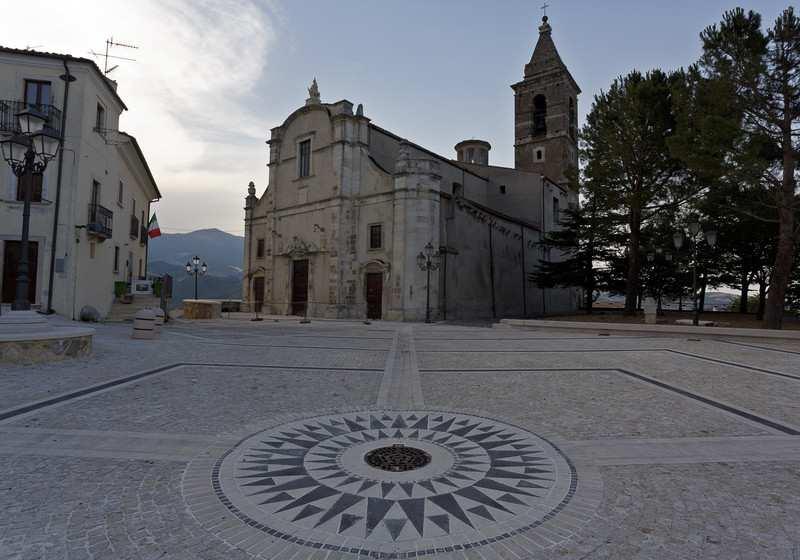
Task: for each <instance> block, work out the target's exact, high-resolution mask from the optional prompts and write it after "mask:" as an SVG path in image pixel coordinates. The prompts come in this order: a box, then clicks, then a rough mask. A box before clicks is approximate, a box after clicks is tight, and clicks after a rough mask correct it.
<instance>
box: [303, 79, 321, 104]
mask: <svg viewBox="0 0 800 560" xmlns="http://www.w3.org/2000/svg"><path fill="white" fill-rule="evenodd" d="M321 102H322V101H321V98H320V96H319V86H318V85H317V79H316V78H314V81H312V82H311V87H309V88H308V99H306V105H319V104H320V103H321Z"/></svg>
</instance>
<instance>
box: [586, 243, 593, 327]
mask: <svg viewBox="0 0 800 560" xmlns="http://www.w3.org/2000/svg"><path fill="white" fill-rule="evenodd" d="M590 247H591V246H590ZM593 254H594V251H592V250H591V249H590V250H589V251H588V255H589V257H588V258H587V259H586V260H587V261H588V262H586V263H584V271H585V276H584V278H585V279H586V285H585V286H584V288H585V290H586V314H587V315H591V314H592V304H593V303H594V301H593V296H594V284H595V282H594V267H593V265H592V257H591V255H593Z"/></svg>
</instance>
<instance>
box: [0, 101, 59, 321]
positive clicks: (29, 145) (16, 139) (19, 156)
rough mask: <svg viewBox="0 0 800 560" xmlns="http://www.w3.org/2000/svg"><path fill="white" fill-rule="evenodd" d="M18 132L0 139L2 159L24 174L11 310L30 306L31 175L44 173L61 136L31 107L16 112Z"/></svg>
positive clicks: (16, 174)
mask: <svg viewBox="0 0 800 560" xmlns="http://www.w3.org/2000/svg"><path fill="white" fill-rule="evenodd" d="M16 116H17V120H18V121H19V128H20V133H19V134H16V135H11V136H8V137H6V138H4V139H3V140H2V141H1V142H0V150H2V153H3V159H4V160H6V163H8V165H9V166H10V167H11V170H12V171H13V172H14V175H15V176H16V177H17V179H18V180H19V179H21V178H22V177H25V178H26V179H27V180H26V181H24V183H23V185H24V190H23V206H22V235H21V238H20V255H19V263H18V265H17V283H16V292H15V297H14V302H13V303H12V304H11V309H13V310H14V311H27V310H29V309H30V308H31V302H30V301H29V300H28V284H29V270H30V263H29V259H28V257H29V255H28V236H29V230H30V221H31V197H32V193H31V190H32V189H33V176H34V175H35V174H40V173H44V170H45V168H46V167H47V164H48V163H49V162H50V160H51V159H53V158H54V157H56V154H57V153H58V148H59V145H60V138H58V137H57V136H55V135H53V134H52V133H51V132H49V131H48V130H46V129H45V125H46V124H47V117H46V116H44V115H42V114H41V113H39V112H37V111H34V110H32V109H31V108H30V107H29V108H27V109H26V110H24V111H22V112H21V113H17V115H16Z"/></svg>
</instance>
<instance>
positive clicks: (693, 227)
mask: <svg viewBox="0 0 800 560" xmlns="http://www.w3.org/2000/svg"><path fill="white" fill-rule="evenodd" d="M688 229H689V235H688V236H687V235H686V234H685V233H684V232H683V231H682V230H678V231H676V232H675V234H674V235H673V236H672V242H673V243H674V244H675V249H677V250H678V251H680V249H681V247H682V246H683V242H684V240H685V239H686V238H688V239H689V241H690V242H691V245H692V247H691V249H692V301H693V305H694V316H693V318H692V324H693V325H694V326H697V325H699V324H700V306H699V304H698V301H697V300H698V297H697V296H698V293H697V251H698V248H699V245H700V243H701V242H702V241H703V238H705V241H706V243H707V244H708V246H709V247H711V248H713V247H714V246H715V245H716V244H717V232H716V230H714V229H711V228H707V229H706V230H705V232H704V233H703V235H702V236H701V235H700V232H701V231H702V229H703V228H702V226H701V225H700V221H699V220H698V219H697V217H696V216H692V217H690V219H689V225H688Z"/></svg>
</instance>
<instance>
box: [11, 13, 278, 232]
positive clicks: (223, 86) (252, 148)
mask: <svg viewBox="0 0 800 560" xmlns="http://www.w3.org/2000/svg"><path fill="white" fill-rule="evenodd" d="M31 14H36V15H37V16H36V18H37V19H36V25H35V26H34V27H33V28H31V27H29V26H20V25H16V23H15V22H19V21H21V20H24V19H27V18H29V17H30V15H31ZM274 21H275V20H274V16H273V11H272V9H271V6H270V4H268V3H267V2H265V1H264V0H261V1H258V0H136V1H132V0H77V1H76V0H72V1H70V2H53V1H45V0H29V1H27V2H12V3H9V5H8V6H5V7H4V8H3V18H2V21H0V37H2V40H0V41H2V43H3V44H5V45H8V46H13V47H20V48H24V47H27V46H31V47H36V48H37V49H38V50H47V51H53V52H67V53H70V54H72V55H75V56H84V57H89V58H92V55H91V54H90V53H89V51H91V50H94V51H95V52H100V53H102V52H103V51H104V49H105V40H106V39H107V38H108V37H109V36H113V38H114V40H116V41H119V42H122V43H130V44H134V45H137V46H138V49H136V50H133V49H126V48H113V49H112V50H111V52H110V54H112V55H115V56H121V57H129V58H135V59H136V62H129V61H125V60H118V59H110V60H109V66H113V65H115V64H118V65H119V67H118V68H117V69H115V70H114V71H113V72H111V73H110V77H112V78H113V79H115V80H116V81H117V82H118V84H119V89H118V91H119V94H120V95H121V96H122V98H123V99H124V100H125V103H126V104H127V105H128V107H129V111H128V112H127V113H123V115H122V117H121V119H120V128H121V129H123V130H125V131H127V132H129V133H131V134H133V135H134V136H136V137H137V138H138V139H139V142H140V144H141V145H142V148H143V150H144V152H145V156H146V157H147V159H148V163H149V164H150V166H151V168H152V169H153V172H154V174H155V176H156V179H157V181H158V182H159V186H160V188H161V190H162V193H164V200H163V201H162V203H160V205H159V207H158V212H159V218H160V221H162V222H163V223H164V224H165V229H166V230H169V229H170V227H169V226H170V224H172V225H174V226H175V227H176V228H182V229H188V228H191V227H201V226H209V227H222V228H225V229H228V230H239V231H240V230H241V227H242V226H241V222H242V216H241V198H242V197H243V196H244V192H245V189H246V187H245V185H246V184H247V182H248V181H249V180H250V179H252V178H255V179H259V178H260V177H263V174H264V173H265V172H264V169H265V167H264V166H265V164H266V159H267V152H266V147H265V146H264V140H265V139H266V134H267V130H268V128H269V123H267V122H266V121H265V119H264V117H263V116H260V115H259V114H258V111H257V108H258V104H257V103H254V102H253V100H254V99H256V98H257V94H258V92H257V91H255V88H256V85H257V83H258V82H259V79H260V78H261V76H262V75H263V74H264V73H265V71H266V68H267V64H268V62H269V53H270V49H271V47H272V45H273V42H274V37H275V29H274ZM94 58H95V60H96V61H97V63H98V65H99V66H100V67H101V69H102V67H103V59H102V57H94ZM219 189H226V190H230V196H231V197H232V200H231V205H230V207H229V208H228V207H227V206H226V207H225V208H224V209H222V210H221V209H219V208H210V207H206V206H204V204H203V196H202V193H204V192H206V193H207V192H211V191H217V190H219ZM176 191H181V196H176V197H175V199H176V202H177V200H178V199H180V200H181V204H180V205H178V204H171V203H170V194H171V193H173V192H176ZM190 192H191V193H196V194H197V201H196V204H189V205H188V206H187V202H188V201H190V200H191V197H189V196H186V195H187V194H189V193H190ZM216 194H219V193H216ZM214 198H215V199H219V196H215V197H214ZM199 217H207V220H205V221H203V220H202V219H199Z"/></svg>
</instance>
